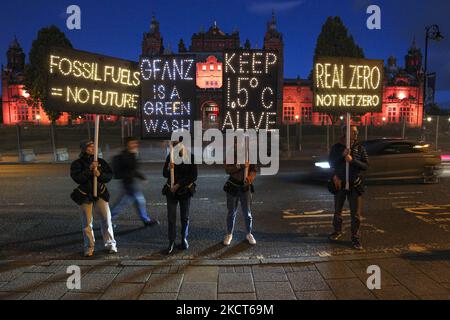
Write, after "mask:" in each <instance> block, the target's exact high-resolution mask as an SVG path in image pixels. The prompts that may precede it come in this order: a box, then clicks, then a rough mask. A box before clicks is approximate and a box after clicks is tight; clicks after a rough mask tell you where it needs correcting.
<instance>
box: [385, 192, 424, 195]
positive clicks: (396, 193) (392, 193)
mask: <svg viewBox="0 0 450 320" xmlns="http://www.w3.org/2000/svg"><path fill="white" fill-rule="evenodd" d="M388 194H390V195H402V194H423V192H422V191H414V192H389V193H388Z"/></svg>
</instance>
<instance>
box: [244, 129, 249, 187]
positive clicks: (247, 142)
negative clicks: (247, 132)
mask: <svg viewBox="0 0 450 320" xmlns="http://www.w3.org/2000/svg"><path fill="white" fill-rule="evenodd" d="M249 140H250V137H245V144H244V146H245V170H244V181H245V180H246V179H247V178H248V168H249V162H250V155H249V148H250V141H249Z"/></svg>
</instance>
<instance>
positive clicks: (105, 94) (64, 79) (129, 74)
mask: <svg viewBox="0 0 450 320" xmlns="http://www.w3.org/2000/svg"><path fill="white" fill-rule="evenodd" d="M48 77H49V82H48V83H49V87H48V92H49V94H48V100H47V106H48V107H49V108H50V109H52V110H56V111H65V112H76V113H90V114H111V115H121V116H136V115H137V111H138V106H139V87H140V77H139V71H138V68H137V64H136V63H135V62H131V61H126V60H121V59H116V58H111V57H107V56H103V55H98V54H92V53H88V52H84V51H79V50H74V49H67V48H52V50H51V51H50V54H49V57H48Z"/></svg>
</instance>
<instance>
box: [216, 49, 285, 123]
mask: <svg viewBox="0 0 450 320" xmlns="http://www.w3.org/2000/svg"><path fill="white" fill-rule="evenodd" d="M279 60H280V59H279V57H278V54H277V53H276V52H274V51H269V50H226V51H225V52H224V61H223V64H224V66H223V97H224V99H223V101H224V108H223V115H222V130H227V129H232V130H238V129H244V130H247V129H256V130H259V129H267V130H271V129H275V126H276V122H277V91H278V90H277V88H278V70H279V63H280V61H279Z"/></svg>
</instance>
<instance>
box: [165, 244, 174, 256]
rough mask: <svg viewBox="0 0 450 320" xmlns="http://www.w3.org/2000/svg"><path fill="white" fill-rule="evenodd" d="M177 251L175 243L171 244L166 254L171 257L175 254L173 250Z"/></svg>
mask: <svg viewBox="0 0 450 320" xmlns="http://www.w3.org/2000/svg"><path fill="white" fill-rule="evenodd" d="M174 249H175V242H174V241H173V242H170V243H169V247H168V248H167V251H166V254H167V255H170V254H172V253H173V250H174Z"/></svg>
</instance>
